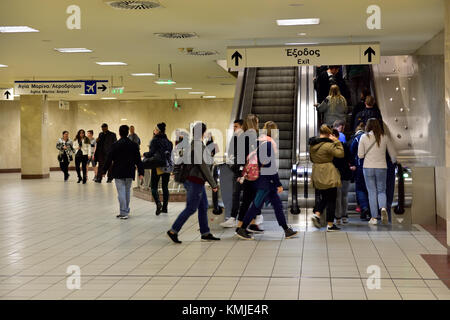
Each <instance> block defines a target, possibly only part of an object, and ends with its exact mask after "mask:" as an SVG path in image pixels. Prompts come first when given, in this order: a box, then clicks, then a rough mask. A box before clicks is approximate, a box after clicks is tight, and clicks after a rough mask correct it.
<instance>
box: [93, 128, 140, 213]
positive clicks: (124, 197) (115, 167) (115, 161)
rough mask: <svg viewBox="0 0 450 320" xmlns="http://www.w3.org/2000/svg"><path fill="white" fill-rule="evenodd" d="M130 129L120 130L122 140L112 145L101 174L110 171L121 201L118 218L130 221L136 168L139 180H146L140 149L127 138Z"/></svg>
mask: <svg viewBox="0 0 450 320" xmlns="http://www.w3.org/2000/svg"><path fill="white" fill-rule="evenodd" d="M128 132H129V127H128V126H127V125H121V126H120V128H119V135H120V139H119V140H118V141H116V142H114V143H113V144H112V145H111V150H110V152H109V153H108V155H107V156H106V160H105V165H104V166H102V171H100V169H99V174H101V175H106V173H107V172H108V171H109V170H108V169H109V168H111V169H110V172H111V177H112V178H114V179H115V184H116V189H117V195H118V199H119V207H120V213H119V214H118V215H117V216H116V217H117V218H120V219H124V220H125V219H128V216H129V214H130V194H131V184H132V182H133V180H134V179H135V174H136V168H137V170H138V176H139V179H140V180H142V179H143V178H144V167H143V166H142V161H141V156H140V154H139V147H138V145H137V144H136V143H134V142H132V141H131V140H130V139H128V138H127V136H128Z"/></svg>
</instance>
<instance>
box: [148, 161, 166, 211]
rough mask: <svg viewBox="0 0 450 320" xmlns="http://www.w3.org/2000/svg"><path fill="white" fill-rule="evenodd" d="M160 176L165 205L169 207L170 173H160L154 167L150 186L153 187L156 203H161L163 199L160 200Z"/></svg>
mask: <svg viewBox="0 0 450 320" xmlns="http://www.w3.org/2000/svg"><path fill="white" fill-rule="evenodd" d="M160 177H161V178H162V191H163V206H164V207H167V204H168V202H169V180H170V173H163V174H161V175H158V174H157V172H156V169H152V176H151V178H150V188H151V189H152V195H153V199H154V200H155V203H160V202H161V201H160V200H159V193H158V184H159V178H160Z"/></svg>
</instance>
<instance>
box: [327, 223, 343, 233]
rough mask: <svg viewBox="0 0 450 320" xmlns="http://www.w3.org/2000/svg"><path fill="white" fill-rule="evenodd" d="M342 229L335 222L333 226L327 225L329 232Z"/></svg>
mask: <svg viewBox="0 0 450 320" xmlns="http://www.w3.org/2000/svg"><path fill="white" fill-rule="evenodd" d="M339 230H341V229H340V228H338V227H336V225H335V224H333V225H332V226H331V227H330V226H327V232H335V231H339Z"/></svg>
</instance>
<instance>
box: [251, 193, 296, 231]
mask: <svg viewBox="0 0 450 320" xmlns="http://www.w3.org/2000/svg"><path fill="white" fill-rule="evenodd" d="M267 201H268V202H270V204H271V205H272V206H273V209H274V210H275V216H276V218H277V221H278V224H279V225H280V227H282V228H283V229H286V228H287V227H288V226H287V223H286V217H285V216H284V213H283V204H282V203H281V199H280V197H279V196H278V194H277V191H276V190H263V189H258V190H257V191H256V196H255V199H254V200H253V202H252V204H251V205H250V208H249V209H248V211H247V213H246V214H245V216H244V220H243V223H242V228H244V229H247V227H248V226H249V224H250V222H251V221H252V220H253V219H254V218H255V217H256V215H257V214H258V213H259V212H261V208H262V207H263V205H264V203H265V202H267Z"/></svg>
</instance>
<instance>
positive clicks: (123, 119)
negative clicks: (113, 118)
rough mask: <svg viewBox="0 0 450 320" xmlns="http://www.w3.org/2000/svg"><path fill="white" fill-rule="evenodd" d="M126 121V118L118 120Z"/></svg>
mask: <svg viewBox="0 0 450 320" xmlns="http://www.w3.org/2000/svg"><path fill="white" fill-rule="evenodd" d="M127 120H128V119H127V118H122V119H120V121H127Z"/></svg>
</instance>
